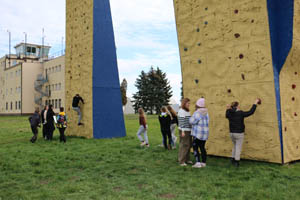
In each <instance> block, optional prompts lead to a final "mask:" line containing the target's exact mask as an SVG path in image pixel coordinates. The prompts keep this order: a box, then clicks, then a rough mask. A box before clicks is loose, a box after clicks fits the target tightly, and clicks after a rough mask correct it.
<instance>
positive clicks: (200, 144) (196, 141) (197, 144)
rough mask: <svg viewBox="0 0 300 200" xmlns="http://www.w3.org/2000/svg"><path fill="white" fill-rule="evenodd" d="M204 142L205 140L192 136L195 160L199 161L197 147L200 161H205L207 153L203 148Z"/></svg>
mask: <svg viewBox="0 0 300 200" xmlns="http://www.w3.org/2000/svg"><path fill="white" fill-rule="evenodd" d="M205 143H206V141H205V140H199V139H197V138H195V137H194V140H193V149H194V156H195V158H196V161H197V162H200V153H199V148H200V151H201V159H202V162H203V163H206V157H207V153H206V150H205Z"/></svg>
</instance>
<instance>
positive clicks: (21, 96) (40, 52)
mask: <svg viewBox="0 0 300 200" xmlns="http://www.w3.org/2000/svg"><path fill="white" fill-rule="evenodd" d="M50 48H51V47H50V46H42V45H36V44H28V43H27V44H26V43H20V44H18V45H16V46H15V50H16V54H10V55H5V56H4V57H2V58H0V99H1V101H0V115H22V114H30V113H32V112H33V111H34V109H35V107H42V106H43V105H46V104H53V106H54V108H55V112H58V108H59V107H60V106H64V99H65V98H64V66H65V65H64V56H63V55H62V56H60V57H57V58H52V59H50V58H49V56H48V55H49V50H50Z"/></svg>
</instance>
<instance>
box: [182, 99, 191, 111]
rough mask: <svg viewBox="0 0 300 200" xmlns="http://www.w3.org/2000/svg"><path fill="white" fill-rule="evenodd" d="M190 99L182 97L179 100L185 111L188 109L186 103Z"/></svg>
mask: <svg viewBox="0 0 300 200" xmlns="http://www.w3.org/2000/svg"><path fill="white" fill-rule="evenodd" d="M190 101H191V100H190V99H189V98H184V99H182V101H181V108H182V109H183V110H185V111H190V109H189V108H188V107H186V104H187V103H189V102H190Z"/></svg>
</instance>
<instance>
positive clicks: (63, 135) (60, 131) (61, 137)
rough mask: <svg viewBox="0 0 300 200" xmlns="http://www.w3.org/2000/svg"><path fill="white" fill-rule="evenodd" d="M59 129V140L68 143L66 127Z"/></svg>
mask: <svg viewBox="0 0 300 200" xmlns="http://www.w3.org/2000/svg"><path fill="white" fill-rule="evenodd" d="M58 130H59V134H60V137H59V141H60V142H64V143H66V141H67V140H66V136H65V130H66V128H59V129H58Z"/></svg>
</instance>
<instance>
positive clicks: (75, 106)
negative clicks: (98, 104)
mask: <svg viewBox="0 0 300 200" xmlns="http://www.w3.org/2000/svg"><path fill="white" fill-rule="evenodd" d="M80 101H81V102H82V104H84V100H83V99H82V97H81V96H80V95H79V94H76V95H75V96H74V97H73V102H72V107H73V110H75V111H76V112H77V114H78V123H77V124H78V126H81V125H83V123H81V119H82V114H81V110H80V106H79V103H80Z"/></svg>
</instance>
